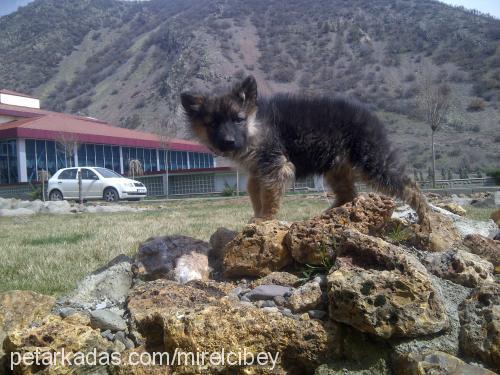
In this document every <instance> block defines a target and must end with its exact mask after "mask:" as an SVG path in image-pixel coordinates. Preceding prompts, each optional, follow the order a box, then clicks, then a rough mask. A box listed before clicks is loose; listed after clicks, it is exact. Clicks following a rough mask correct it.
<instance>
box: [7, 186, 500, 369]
mask: <svg viewBox="0 0 500 375" xmlns="http://www.w3.org/2000/svg"><path fill="white" fill-rule="evenodd" d="M437 210H440V209H437ZM443 211H444V210H443ZM439 212H441V211H439ZM446 212H447V214H444V215H442V214H439V215H438V214H436V215H437V216H439V217H440V219H439V220H438V224H437V225H436V226H435V227H434V228H435V229H436V230H435V232H434V233H433V235H434V236H436V237H434V238H430V237H431V236H430V235H429V233H425V232H424V231H423V230H422V229H421V228H420V227H419V226H418V224H417V223H415V220H414V216H413V213H412V212H410V211H408V209H407V208H404V207H403V208H396V206H395V204H394V202H393V201H392V200H390V199H388V198H386V197H381V196H378V195H374V194H370V195H366V196H361V197H359V198H357V199H355V200H354V201H353V202H351V203H348V204H346V205H344V206H342V207H339V208H334V209H331V210H328V211H327V212H325V213H324V214H322V215H319V216H318V217H315V218H312V219H310V220H305V221H301V222H295V223H285V222H280V221H268V222H263V223H258V224H249V225H247V226H245V227H244V228H243V230H242V231H240V232H233V231H230V230H228V229H224V228H221V229H219V230H217V231H216V232H215V233H214V234H213V236H212V237H211V239H210V243H206V242H203V241H200V240H197V239H193V238H189V237H185V236H165V237H158V238H152V239H149V240H147V241H146V242H145V243H143V244H142V245H141V246H140V247H139V250H138V253H137V254H136V256H135V257H134V258H128V257H125V256H120V257H118V258H116V259H114V260H113V261H112V262H110V263H109V264H108V265H107V266H105V267H103V268H102V269H99V270H96V271H95V272H94V273H92V274H91V275H88V276H87V277H86V278H85V280H83V281H82V282H81V283H80V284H79V286H78V287H77V288H76V290H74V291H73V292H71V293H70V294H68V295H67V296H64V297H61V298H59V299H57V300H54V299H53V298H52V297H45V296H40V295H37V294H36V293H32V292H9V293H6V294H2V295H0V339H1V340H3V347H4V351H5V353H4V354H5V355H4V357H3V364H2V365H3V366H4V368H7V367H8V365H9V363H8V358H9V354H10V353H25V354H26V353H33V352H34V351H35V350H37V348H38V349H39V350H42V351H56V350H58V349H60V348H65V349H66V351H67V352H70V353H77V352H80V351H81V352H85V353H88V352H90V351H91V350H93V349H97V350H98V351H104V352H118V353H121V355H122V356H123V358H125V357H126V355H127V354H130V353H137V354H144V353H146V354H147V353H153V352H165V353H171V354H173V353H174V352H175V351H176V350H180V351H183V352H217V351H220V350H222V349H223V350H224V351H225V352H230V351H235V352H238V351H240V350H243V349H244V350H246V351H247V353H248V352H251V353H258V352H269V353H272V354H276V353H279V355H278V362H277V365H276V367H273V368H271V367H270V366H269V365H267V366H259V365H257V364H253V365H250V366H236V365H231V364H229V363H224V364H220V363H219V364H217V365H215V364H210V365H207V364H205V365H204V366H199V367H197V366H194V367H193V366H186V365H184V364H182V363H181V364H179V363H178V364H175V365H171V366H168V367H167V366H160V365H156V366H132V365H130V364H128V363H121V364H120V365H113V364H107V365H102V366H100V367H99V366H94V367H93V368H91V369H90V368H86V369H85V368H78V367H75V366H73V367H62V366H59V367H57V366H56V367H51V368H47V369H40V368H36V367H33V366H28V365H18V366H16V368H15V372H16V373H17V374H33V373H39V372H40V371H42V370H43V371H45V372H44V373H61V374H62V373H89V372H92V373H99V374H101V373H102V374H106V373H108V374H156V373H158V374H160V373H169V374H248V373H253V374H313V373H315V374H318V375H323V374H391V373H397V374H431V373H439V374H446V373H456V374H460V373H467V374H469V373H470V374H493V373H494V372H493V371H495V370H498V369H499V368H500V328H499V327H500V289H499V286H498V283H497V281H496V277H497V276H498V275H497V274H496V270H495V267H497V266H498V259H499V256H500V242H499V241H496V240H493V239H492V237H493V236H494V235H496V233H495V232H494V231H493V230H492V228H491V224H492V223H482V224H481V223H479V222H473V221H470V220H468V219H465V218H464V217H461V216H458V215H455V214H453V213H450V212H448V211H446ZM485 227H486V228H487V230H485ZM403 231H404V235H402V234H401V233H402V232H403ZM485 234H486V236H484V235H485ZM488 236H489V237H488ZM436 244H438V245H440V246H436ZM439 249H440V250H441V251H436V250H439ZM1 355H2V352H0V356H1Z"/></svg>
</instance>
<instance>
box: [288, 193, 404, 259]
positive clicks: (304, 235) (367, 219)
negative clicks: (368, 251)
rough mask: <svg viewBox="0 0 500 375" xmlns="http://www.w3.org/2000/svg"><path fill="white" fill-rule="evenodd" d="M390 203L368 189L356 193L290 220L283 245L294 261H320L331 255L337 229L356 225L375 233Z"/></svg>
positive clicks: (388, 212)
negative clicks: (313, 213) (304, 217)
mask: <svg viewBox="0 0 500 375" xmlns="http://www.w3.org/2000/svg"><path fill="white" fill-rule="evenodd" d="M394 207H395V204H394V201H393V200H392V199H390V198H387V197H384V196H381V195H376V194H372V193H370V194H368V195H360V196H359V197H357V198H355V199H354V200H353V201H352V202H349V203H346V204H344V205H343V206H341V207H336V208H332V209H329V210H327V211H326V212H325V213H323V214H322V215H320V216H318V217H315V218H312V219H310V220H305V221H300V222H296V223H293V224H292V225H291V227H290V231H289V232H288V234H287V236H286V239H285V241H286V245H287V247H288V248H289V249H290V251H291V253H292V256H293V258H294V259H295V260H296V261H297V262H299V263H303V264H311V265H320V264H323V263H324V262H325V258H332V257H333V256H334V255H335V237H336V236H337V235H338V232H339V231H342V230H345V229H356V230H358V231H359V232H361V233H365V234H376V233H379V232H380V231H381V230H382V228H383V227H384V226H385V224H386V223H387V222H388V220H389V219H390V217H391V215H392V212H393V210H394Z"/></svg>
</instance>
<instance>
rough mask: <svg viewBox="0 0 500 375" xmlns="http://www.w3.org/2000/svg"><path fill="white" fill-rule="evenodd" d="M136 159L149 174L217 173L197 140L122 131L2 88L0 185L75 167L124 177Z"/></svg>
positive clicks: (27, 180)
mask: <svg viewBox="0 0 500 375" xmlns="http://www.w3.org/2000/svg"><path fill="white" fill-rule="evenodd" d="M132 159H137V160H140V161H141V164H142V166H143V169H144V173H145V174H146V175H151V174H155V173H156V174H158V173H161V172H163V173H165V170H166V168H167V166H168V170H169V171H171V172H173V173H175V172H183V171H200V172H201V171H214V170H217V168H216V165H215V159H214V156H213V155H212V153H210V151H209V150H208V149H207V148H206V147H204V146H202V145H200V144H198V143H195V142H191V141H186V140H180V139H168V140H166V141H162V140H161V139H160V137H158V136H157V135H155V134H151V133H146V132H140V131H135V130H130V129H123V128H119V127H117V126H113V125H111V124H108V123H106V122H104V121H100V120H97V119H94V118H90V117H83V116H74V115H69V114H65V113H57V112H51V111H46V110H43V109H40V101H39V99H37V98H34V97H31V96H28V95H24V94H21V93H17V92H13V91H9V90H0V184H17V183H26V182H33V181H37V180H39V176H40V171H43V170H46V171H48V172H49V174H54V173H55V172H56V171H57V170H58V169H60V168H65V167H72V166H100V167H105V168H109V169H112V170H114V171H116V172H119V173H121V174H124V175H128V174H129V170H128V169H129V161H130V160H132Z"/></svg>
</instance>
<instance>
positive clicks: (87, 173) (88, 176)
mask: <svg viewBox="0 0 500 375" xmlns="http://www.w3.org/2000/svg"><path fill="white" fill-rule="evenodd" d="M98 179H99V177H97V175H96V174H95V173H94V172H93V171H91V170H90V169H87V168H82V180H98Z"/></svg>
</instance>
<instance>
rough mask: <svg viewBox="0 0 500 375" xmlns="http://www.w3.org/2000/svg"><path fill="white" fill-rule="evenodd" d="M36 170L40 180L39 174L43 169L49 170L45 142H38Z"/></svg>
mask: <svg viewBox="0 0 500 375" xmlns="http://www.w3.org/2000/svg"><path fill="white" fill-rule="evenodd" d="M36 168H37V175H36V179H37V180H38V172H39V171H41V170H42V169H44V170H45V169H47V155H46V152H45V141H36Z"/></svg>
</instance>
